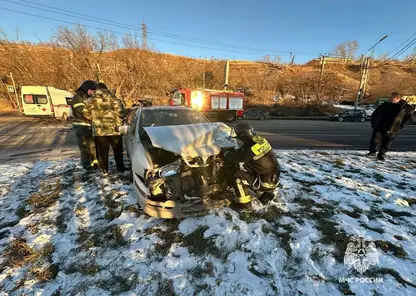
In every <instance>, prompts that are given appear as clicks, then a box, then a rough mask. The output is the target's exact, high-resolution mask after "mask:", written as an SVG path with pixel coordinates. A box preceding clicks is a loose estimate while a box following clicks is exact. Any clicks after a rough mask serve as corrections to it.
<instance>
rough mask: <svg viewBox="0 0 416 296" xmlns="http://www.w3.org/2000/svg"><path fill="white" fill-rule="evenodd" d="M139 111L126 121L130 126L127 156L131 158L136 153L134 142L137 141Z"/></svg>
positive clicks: (127, 137) (127, 139)
mask: <svg viewBox="0 0 416 296" xmlns="http://www.w3.org/2000/svg"><path fill="white" fill-rule="evenodd" d="M138 114H139V110H134V111H132V112H131V113H130V114H129V115H128V116H127V119H126V124H127V125H128V126H130V131H129V132H128V133H127V134H126V135H125V143H124V144H125V145H126V149H127V154H128V156H129V157H130V156H131V155H133V152H134V142H135V140H136V126H137V121H138Z"/></svg>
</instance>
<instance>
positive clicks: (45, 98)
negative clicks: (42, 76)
mask: <svg viewBox="0 0 416 296" xmlns="http://www.w3.org/2000/svg"><path fill="white" fill-rule="evenodd" d="M21 94H22V106H23V114H24V115H26V116H30V117H56V118H59V119H63V120H67V119H68V118H70V117H71V116H72V109H71V100H72V97H73V95H72V94H71V93H70V92H68V91H65V90H60V89H56V88H54V87H51V86H22V88H21Z"/></svg>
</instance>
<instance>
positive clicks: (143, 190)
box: [120, 106, 238, 218]
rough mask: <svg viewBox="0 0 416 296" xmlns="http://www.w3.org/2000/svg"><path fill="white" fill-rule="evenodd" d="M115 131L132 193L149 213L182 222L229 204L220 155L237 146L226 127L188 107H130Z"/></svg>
mask: <svg viewBox="0 0 416 296" xmlns="http://www.w3.org/2000/svg"><path fill="white" fill-rule="evenodd" d="M120 131H121V132H122V133H123V137H124V143H125V147H126V150H127V154H128V156H129V158H130V160H131V168H132V169H131V175H132V182H133V187H134V191H135V193H136V195H137V198H138V202H139V204H140V206H141V207H142V209H143V210H144V212H145V213H147V214H148V215H150V216H153V217H159V218H184V217H189V216H195V215H200V214H204V213H206V212H207V210H209V209H211V208H215V207H221V206H227V205H229V204H230V202H231V199H232V198H233V196H234V193H233V191H232V189H230V188H229V187H228V186H227V182H226V181H225V180H226V179H227V178H226V176H227V171H228V169H227V166H226V165H225V164H224V162H223V158H222V155H223V153H224V152H225V151H226V150H227V149H234V148H236V147H237V146H238V144H237V142H236V141H235V140H234V139H233V138H230V133H231V131H232V130H231V128H230V127H228V126H227V125H225V124H223V123H220V122H209V121H208V120H207V119H206V118H205V117H204V116H203V115H202V114H201V113H199V112H198V111H196V110H193V109H191V108H186V107H170V106H160V107H159V106H158V107H156V106H154V107H139V108H137V109H134V110H133V111H132V112H131V113H130V114H129V116H128V118H127V122H126V125H125V126H122V127H121V128H120ZM228 174H229V171H228Z"/></svg>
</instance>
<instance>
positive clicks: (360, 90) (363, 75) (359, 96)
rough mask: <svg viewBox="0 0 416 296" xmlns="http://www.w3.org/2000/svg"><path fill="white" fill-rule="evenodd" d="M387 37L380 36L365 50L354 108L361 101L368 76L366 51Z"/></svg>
mask: <svg viewBox="0 0 416 296" xmlns="http://www.w3.org/2000/svg"><path fill="white" fill-rule="evenodd" d="M387 37H388V35H386V36H384V37H383V38H381V39H380V40H379V41H378V42H377V43H376V44H374V45H373V46H371V47H370V49H369V50H368V51H367V53H366V55H365V58H364V62H363V64H362V65H361V79H360V87H359V88H358V93H357V97H356V98H355V108H356V109H357V107H358V103H359V102H360V101H361V99H362V97H363V94H364V90H365V89H366V84H367V76H368V64H369V60H370V58H369V56H368V53H369V52H370V51H371V50H372V49H373V48H374V47H376V46H377V45H378V44H379V43H380V42H381V41H383V40H384V39H386V38H387Z"/></svg>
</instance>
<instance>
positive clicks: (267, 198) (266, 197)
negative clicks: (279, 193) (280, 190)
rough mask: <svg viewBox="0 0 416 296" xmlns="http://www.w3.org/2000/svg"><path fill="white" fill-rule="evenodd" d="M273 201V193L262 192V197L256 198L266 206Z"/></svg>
mask: <svg viewBox="0 0 416 296" xmlns="http://www.w3.org/2000/svg"><path fill="white" fill-rule="evenodd" d="M273 199H274V193H273V192H264V193H263V194H262V195H260V196H259V197H258V200H259V201H260V202H261V203H262V204H264V205H266V204H268V203H269V202H271V201H272V200H273Z"/></svg>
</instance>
